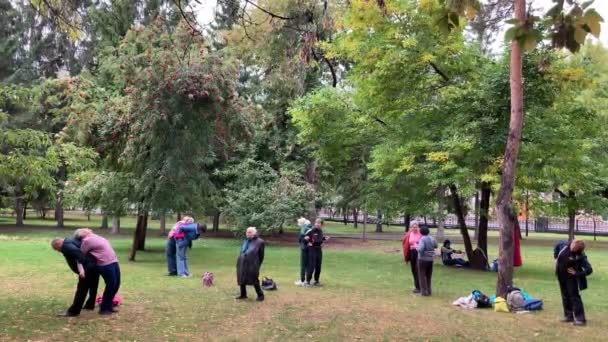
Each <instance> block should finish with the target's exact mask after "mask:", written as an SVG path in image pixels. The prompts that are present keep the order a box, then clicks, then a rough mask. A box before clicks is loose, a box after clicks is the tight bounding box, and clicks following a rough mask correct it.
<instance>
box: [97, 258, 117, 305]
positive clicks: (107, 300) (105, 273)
mask: <svg viewBox="0 0 608 342" xmlns="http://www.w3.org/2000/svg"><path fill="white" fill-rule="evenodd" d="M97 270H98V271H99V274H100V275H101V277H102V278H103V281H104V283H105V285H106V286H105V288H104V289H103V294H102V296H101V304H99V313H100V314H108V313H111V312H112V298H113V297H112V292H113V287H114V282H115V279H114V270H113V268H112V267H111V265H105V266H98V267H97Z"/></svg>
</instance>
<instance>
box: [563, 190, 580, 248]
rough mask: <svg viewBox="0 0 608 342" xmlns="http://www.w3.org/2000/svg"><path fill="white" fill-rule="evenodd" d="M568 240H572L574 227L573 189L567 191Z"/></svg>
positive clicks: (574, 204) (574, 200)
mask: <svg viewBox="0 0 608 342" xmlns="http://www.w3.org/2000/svg"><path fill="white" fill-rule="evenodd" d="M566 201H567V202H566V203H567V204H568V241H572V240H574V229H575V227H576V209H577V208H576V195H575V194H574V191H572V190H570V191H568V198H567V199H566Z"/></svg>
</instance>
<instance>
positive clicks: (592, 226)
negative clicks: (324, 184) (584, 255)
mask: <svg viewBox="0 0 608 342" xmlns="http://www.w3.org/2000/svg"><path fill="white" fill-rule="evenodd" d="M357 216H358V217H357V222H360V223H362V222H363V215H357ZM319 217H321V218H323V219H324V220H328V221H336V222H344V220H345V219H346V222H348V223H354V222H355V217H354V216H353V215H352V213H351V214H350V215H346V218H345V217H344V216H343V215H342V214H338V213H337V212H334V211H330V210H328V209H321V210H320V212H319ZM413 219H416V220H417V221H418V222H420V223H422V224H424V223H425V220H424V217H416V218H412V220H413ZM377 221H378V218H377V217H376V216H374V215H368V217H367V223H370V224H376V222H377ZM465 221H466V225H467V228H468V229H475V223H476V219H475V217H474V216H467V217H466V218H465ZM382 223H383V224H390V225H395V226H405V218H404V217H398V218H388V219H387V218H383V219H382ZM526 223H527V226H528V230H529V231H531V232H539V233H562V234H567V233H568V219H567V218H563V217H539V218H536V219H529V220H528V221H527V222H526V220H521V221H519V227H520V229H521V231H522V232H524V231H525V229H526ZM426 224H427V225H428V226H430V227H434V226H436V222H434V221H433V220H432V219H427V220H426ZM445 227H446V228H447V229H453V228H460V226H459V225H458V219H457V218H456V216H455V215H453V214H450V215H448V216H447V217H446V219H445ZM488 229H489V230H498V221H497V220H495V219H491V220H490V221H489V222H488ZM574 231H575V232H576V233H577V234H580V235H593V234H596V235H605V236H608V221H604V220H597V219H596V220H593V219H591V218H578V219H577V220H576V222H575V228H574Z"/></svg>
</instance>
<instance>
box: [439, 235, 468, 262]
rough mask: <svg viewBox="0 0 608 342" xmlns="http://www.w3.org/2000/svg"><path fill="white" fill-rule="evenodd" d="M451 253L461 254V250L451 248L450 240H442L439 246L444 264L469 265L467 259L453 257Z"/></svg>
mask: <svg viewBox="0 0 608 342" xmlns="http://www.w3.org/2000/svg"><path fill="white" fill-rule="evenodd" d="M453 254H462V251H459V250H455V249H453V248H452V246H451V241H450V240H445V241H443V246H442V247H441V262H443V264H444V265H445V266H460V267H469V262H468V261H466V260H464V259H462V258H453V257H452V255H453Z"/></svg>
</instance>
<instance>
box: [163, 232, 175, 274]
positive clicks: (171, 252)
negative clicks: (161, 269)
mask: <svg viewBox="0 0 608 342" xmlns="http://www.w3.org/2000/svg"><path fill="white" fill-rule="evenodd" d="M175 254H176V250H175V239H174V238H168V239H167V247H166V248H165V255H166V258H167V272H168V274H169V275H177V260H176V255H175Z"/></svg>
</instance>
